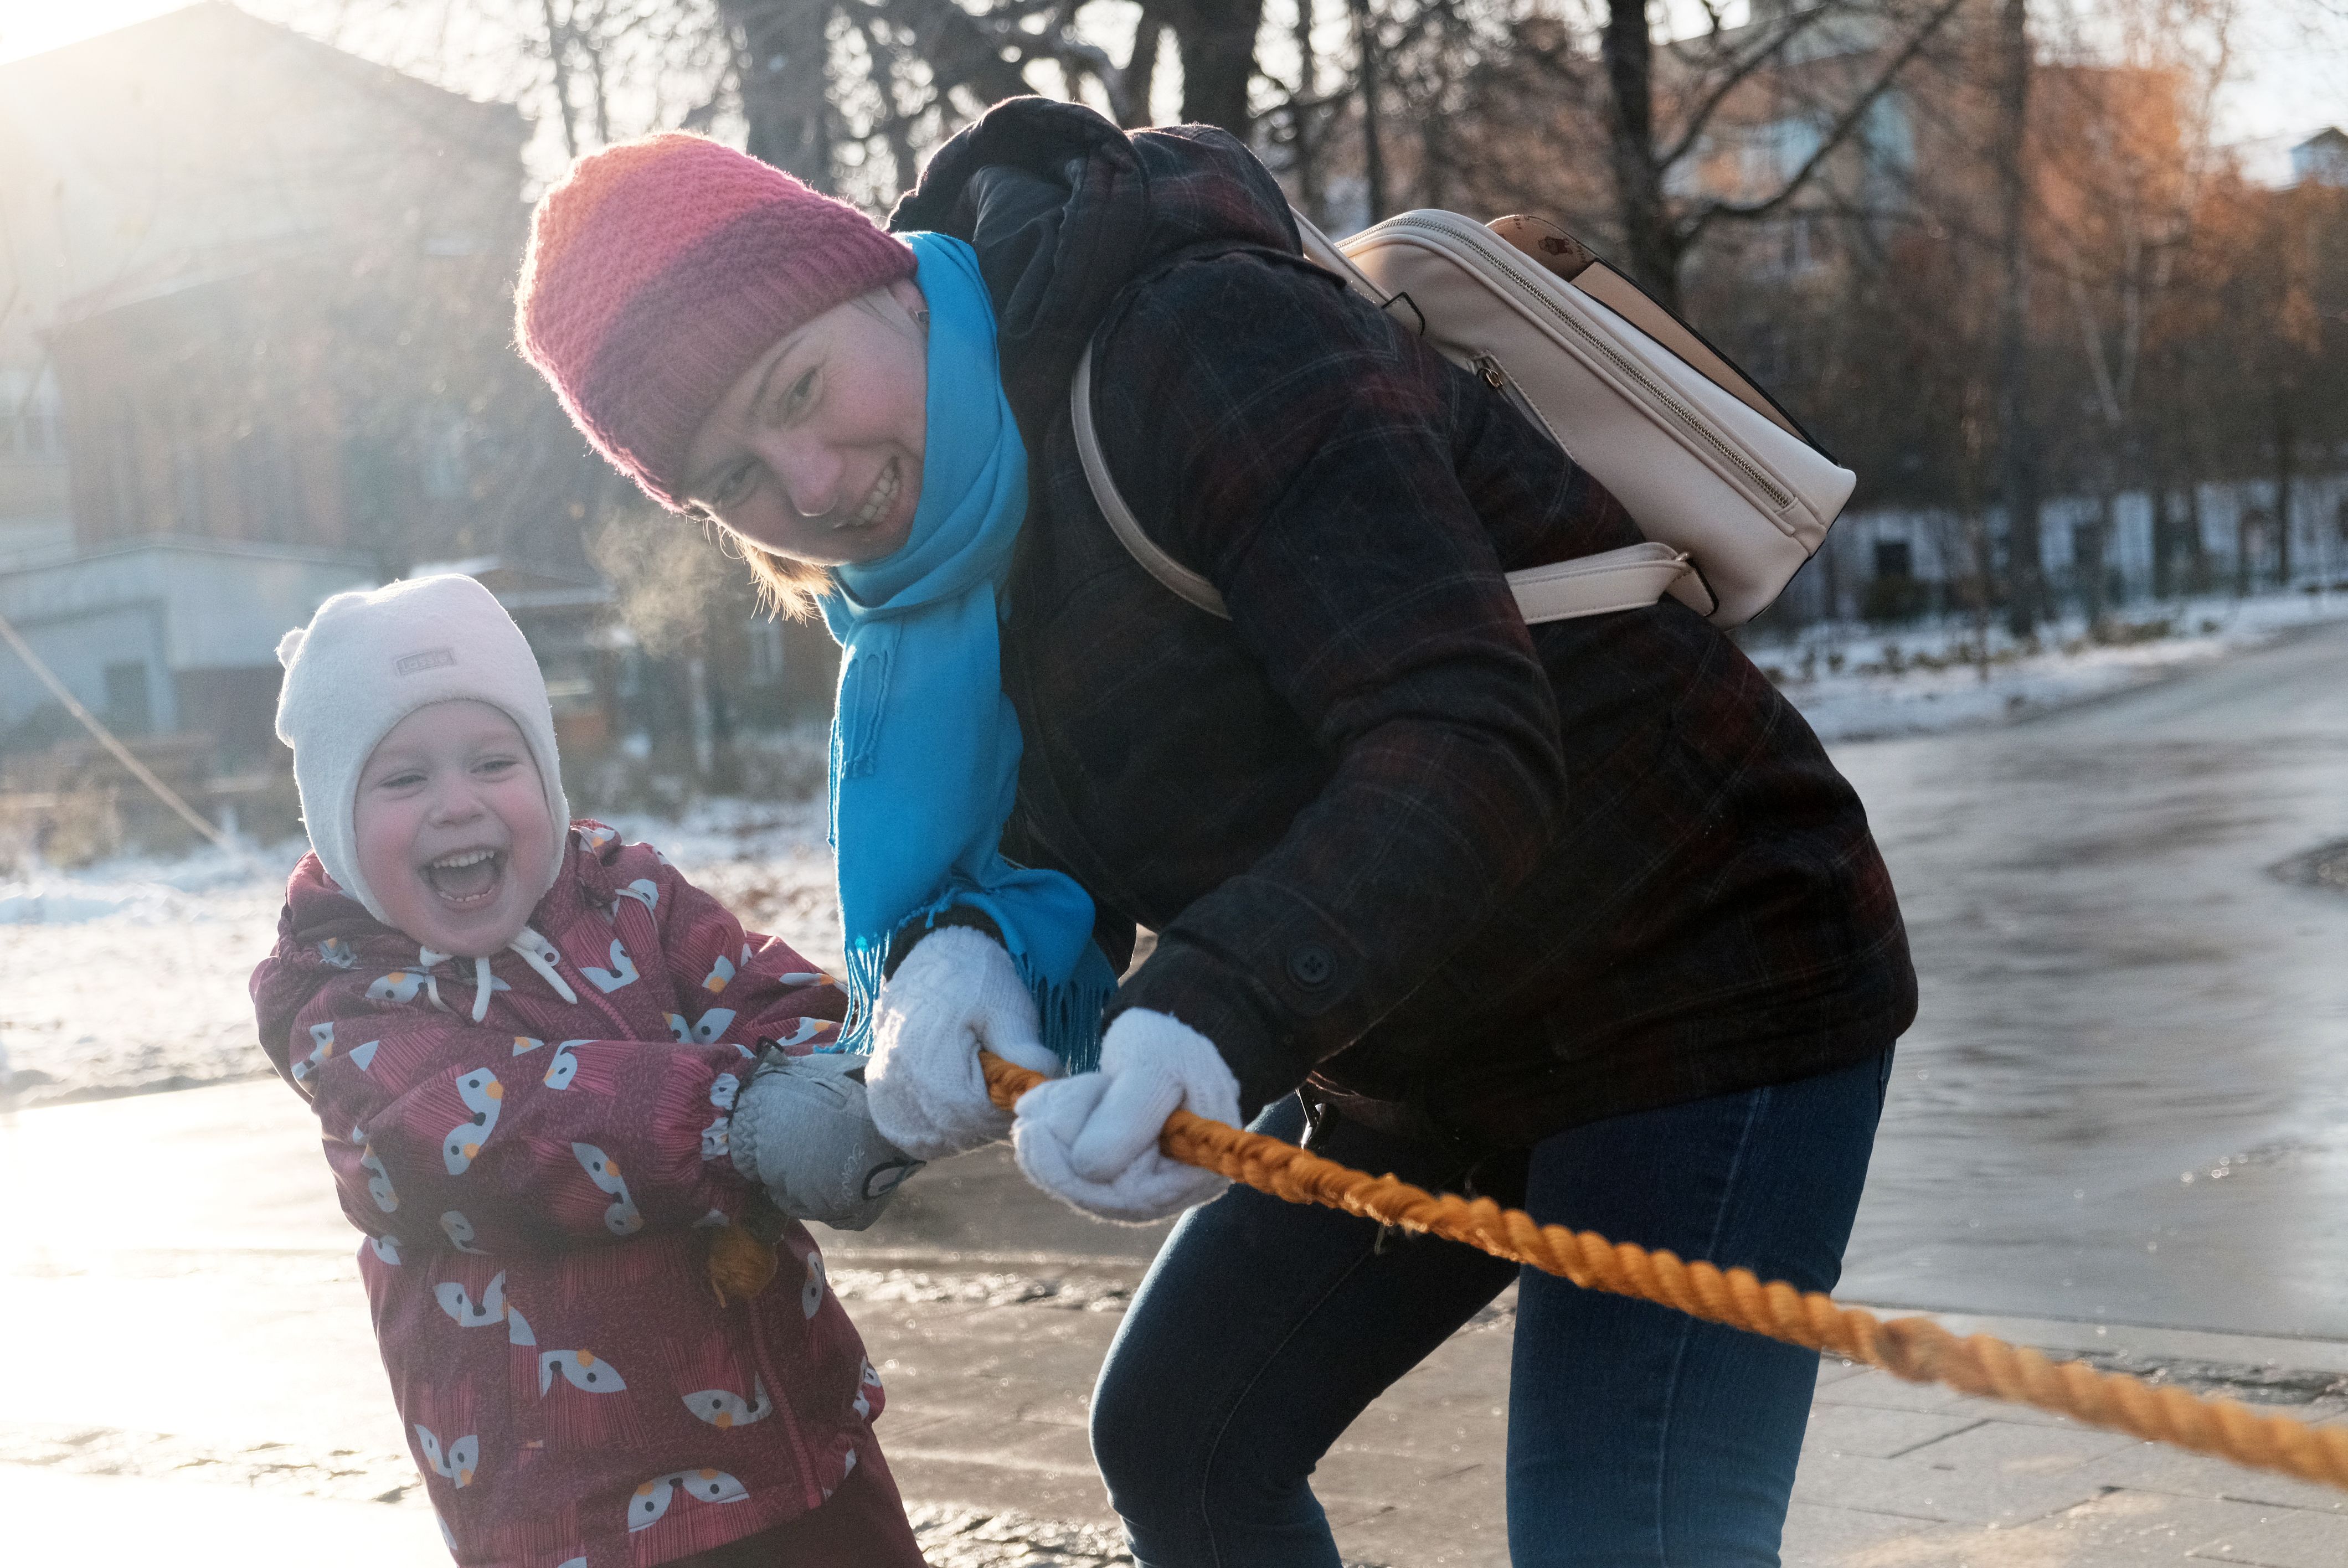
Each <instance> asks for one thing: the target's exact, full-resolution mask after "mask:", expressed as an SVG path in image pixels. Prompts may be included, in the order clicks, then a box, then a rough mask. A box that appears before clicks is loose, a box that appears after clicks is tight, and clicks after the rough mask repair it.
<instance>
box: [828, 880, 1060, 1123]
mask: <svg viewBox="0 0 2348 1568" xmlns="http://www.w3.org/2000/svg"><path fill="white" fill-rule="evenodd" d="M981 1047H983V1048H984V1049H986V1050H991V1051H993V1052H994V1054H995V1055H997V1056H999V1057H1001V1058H1003V1059H1004V1061H1014V1062H1016V1063H1018V1064H1019V1065H1020V1066H1022V1067H1025V1068H1027V1069H1028V1070H1030V1071H1035V1072H1057V1071H1059V1070H1060V1061H1059V1058H1057V1057H1056V1056H1054V1055H1053V1054H1052V1052H1051V1050H1049V1049H1048V1048H1047V1047H1046V1046H1045V1044H1044V1039H1043V1030H1041V1029H1040V1028H1039V1027H1038V1025H1037V1022H1036V1017H1035V998H1033V997H1032V996H1030V995H1028V993H1027V987H1026V985H1025V983H1024V982H1023V981H1022V980H1021V979H1019V970H1018V968H1017V967H1016V966H1015V965H1014V964H1013V963H1012V961H1011V955H1010V954H1009V953H1006V952H1004V950H1003V944H1002V943H1000V942H998V941H996V940H995V939H994V938H992V937H989V936H987V935H985V934H984V933H983V932H980V931H974V930H972V929H970V928H969V927H960V926H955V927H944V928H942V929H939V930H935V931H932V932H931V933H930V934H929V935H928V936H926V937H924V938H922V941H921V943H920V945H919V946H917V947H916V948H914V949H913V950H912V951H911V953H909V954H907V955H906V956H905V961H904V962H903V963H901V964H899V965H898V966H897V972H896V973H895V974H894V975H892V976H891V977H890V979H889V983H888V984H886V985H884V986H882V987H881V988H880V999H879V1000H878V1001H877V1002H876V1003H875V1004H874V1006H873V1009H872V1064H871V1066H870V1068H868V1069H867V1070H866V1071H865V1074H864V1084H865V1088H866V1090H867V1091H869V1096H870V1106H871V1111H872V1123H873V1125H874V1126H876V1127H878V1128H880V1134H881V1136H882V1137H884V1138H886V1139H888V1140H889V1142H891V1143H894V1144H895V1145H896V1146H897V1147H898V1148H900V1149H902V1150H903V1151H904V1152H905V1153H908V1154H911V1156H912V1157H913V1158H915V1159H916V1160H942V1159H944V1158H945V1157H946V1156H947V1155H949V1154H959V1153H963V1151H965V1150H969V1149H975V1148H977V1147H978V1146H979V1145H980V1144H982V1143H994V1141H995V1140H996V1139H998V1138H1002V1137H1004V1136H1006V1135H1007V1134H1008V1133H1009V1132H1010V1131H1011V1118H1010V1116H1008V1115H1007V1114H1005V1113H1004V1112H1001V1111H998V1110H996V1109H995V1107H994V1102H993V1101H991V1100H989V1099H988V1098H987V1097H986V1077H985V1075H984V1074H983V1073H982V1072H981V1071H979V1067H978V1053H979V1050H980V1048H981Z"/></svg>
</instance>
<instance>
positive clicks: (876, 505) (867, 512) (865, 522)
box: [839, 457, 897, 528]
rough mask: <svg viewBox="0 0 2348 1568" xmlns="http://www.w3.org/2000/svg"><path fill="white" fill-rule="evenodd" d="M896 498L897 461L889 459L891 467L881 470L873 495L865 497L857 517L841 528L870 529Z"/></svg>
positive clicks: (873, 488) (841, 525)
mask: <svg viewBox="0 0 2348 1568" xmlns="http://www.w3.org/2000/svg"><path fill="white" fill-rule="evenodd" d="M896 498H897V460H896V459H895V458H894V457H891V459H889V466H887V467H886V468H883V469H881V470H880V478H879V479H878V480H877V481H875V482H874V484H873V486H872V493H871V494H870V495H869V496H867V497H864V504H863V505H862V506H860V507H857V508H856V512H855V515H854V516H852V517H850V518H849V519H848V520H847V521H846V522H844V523H842V524H840V525H839V527H841V528H870V527H871V526H872V525H873V524H874V523H875V522H876V521H878V520H879V519H880V514H881V513H882V512H883V511H885V510H887V509H888V506H889V503H890V502H891V501H893V500H895V499H896Z"/></svg>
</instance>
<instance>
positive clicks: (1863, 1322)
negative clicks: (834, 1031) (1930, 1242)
mask: <svg viewBox="0 0 2348 1568" xmlns="http://www.w3.org/2000/svg"><path fill="white" fill-rule="evenodd" d="M980 1060H981V1064H982V1066H983V1069H984V1071H985V1073H986V1087H987V1092H988V1094H989V1095H990V1096H991V1097H992V1098H993V1099H994V1103H995V1104H997V1105H999V1106H1001V1107H1002V1108H1003V1109H1004V1110H1005V1111H1009V1110H1011V1109H1012V1108H1013V1107H1014V1105H1016V1104H1017V1102H1018V1101H1019V1097H1020V1096H1021V1095H1023V1094H1025V1093H1026V1092H1027V1091H1028V1090H1030V1089H1032V1088H1034V1087H1035V1085H1036V1084H1038V1083H1041V1082H1043V1081H1044V1079H1043V1077H1042V1075H1041V1074H1038V1073H1035V1072H1030V1071H1027V1070H1026V1069H1025V1068H1021V1067H1015V1066H1014V1065H1012V1064H1011V1063H1010V1062H1007V1061H1003V1060H1002V1059H1001V1058H999V1057H997V1056H994V1055H993V1054H992V1053H983V1054H982V1056H981V1059H980ZM1159 1148H1160V1149H1161V1150H1162V1151H1163V1152H1164V1153H1166V1155H1167V1156H1168V1157H1169V1158H1170V1159H1175V1160H1179V1161H1181V1162H1183V1163H1186V1164H1191V1165H1196V1166H1199V1167H1200V1169H1202V1170H1209V1171H1214V1172H1217V1173H1220V1174H1222V1175H1225V1176H1228V1177H1230V1178H1231V1180H1233V1181H1235V1182H1244V1183H1246V1184H1248V1185H1249V1186H1251V1187H1254V1188H1256V1189H1258V1190H1259V1191H1262V1192H1266V1193H1270V1194H1272V1195H1273V1196H1275V1197H1280V1198H1285V1199H1287V1200H1288V1201H1289V1202H1291V1203H1300V1204H1304V1203H1309V1204H1325V1205H1326V1206H1328V1207H1330V1208H1334V1209H1344V1211H1346V1212H1347V1213H1348V1214H1360V1215H1362V1216H1364V1217H1365V1218H1367V1219H1374V1220H1376V1221H1378V1222H1379V1223H1381V1224H1383V1225H1399V1226H1401V1227H1403V1228H1404V1229H1406V1230H1413V1231H1423V1232H1426V1233H1427V1234H1429V1235H1439V1236H1443V1237H1446V1238H1447V1239H1449V1240H1452V1241H1457V1242H1465V1243H1467V1244H1468V1245H1469V1246H1473V1247H1478V1248H1480V1249H1481V1250H1483V1251H1485V1252H1488V1253H1490V1254H1492V1255H1494V1256H1496V1257H1505V1258H1509V1259H1510V1260H1512V1261H1514V1262H1517V1263H1525V1264H1530V1265H1531V1266H1533V1267H1535V1268H1538V1269H1540V1270H1543V1271H1544V1272H1546V1273H1549V1274H1555V1275H1560V1276H1563V1277H1565V1278H1567V1279H1570V1280H1571V1281H1572V1282H1573V1283H1574V1284H1576V1285H1579V1286H1583V1287H1584V1288H1586V1289H1591V1290H1604V1291H1611V1292H1612V1293H1613V1294H1614V1295H1617V1296H1632V1297H1635V1298H1637V1299H1638V1300H1641V1301H1652V1302H1654V1303H1656V1304H1657V1305H1659V1306H1663V1307H1673V1308H1676V1309H1677V1310H1679V1311H1682V1312H1684V1313H1687V1314H1688V1315H1689V1316H1691V1317H1700V1318H1703V1319H1704V1320H1705V1321H1706V1322H1711V1323H1725V1324H1726V1325H1728V1326H1729V1327H1732V1328H1743V1329H1746V1330H1748V1331H1750V1332H1752V1333H1755V1334H1764V1335H1766V1336H1768V1337H1770V1338H1772V1339H1781V1340H1784V1341H1786V1342H1787V1343H1788V1344H1792V1345H1799V1346H1802V1347H1804V1348H1807V1349H1811V1350H1818V1351H1828V1352H1831V1353H1833V1354H1835V1355H1837V1356H1840V1357H1842V1358H1845V1359H1846V1360H1850V1361H1859V1362H1864V1363H1865V1364H1867V1365H1868V1366H1870V1367H1880V1368H1883V1369H1884V1370H1885V1371H1887V1372H1890V1373H1891V1374H1892V1375H1893V1376H1894V1377H1898V1378H1906V1379H1907V1380H1908V1381H1910V1382H1911V1383H1944V1384H1946V1385H1947V1386H1948V1387H1950V1388H1952V1389H1956V1390H1958V1391H1959V1392H1960V1393H1964V1394H1972V1395H1979V1396H1986V1397H1988V1398H1991V1399H2004V1400H2007V1401H2009V1402H2012V1403H2015V1404H2025V1405H2033V1406H2035V1407H2036V1408H2038V1409H2042V1410H2047V1411H2051V1412H2052V1413H2054V1414H2055V1415H2060V1416H2068V1417H2070V1418H2071V1419H2074V1420H2078V1421H2083V1422H2085V1423H2086V1424H2087V1425H2089V1426H2096V1427H2106V1428H2109V1429H2110V1430H2114V1431H2119V1432H2126V1433H2127V1434H2128V1435H2129V1436H2131V1437H2137V1438H2142V1439H2145V1440H2147V1441H2150V1442H2161V1443H2170V1444H2173V1445H2175V1446H2177V1447H2178V1448H2184V1449H2191V1450H2195V1451H2197V1452H2199V1453H2207V1454H2215V1455H2217V1456H2218V1457H2219V1458H2220V1459H2226V1460H2232V1461H2233V1462H2234V1463H2236V1464H2240V1465H2248V1466H2250V1468H2252V1469H2255V1470H2270V1471H2280V1472H2281V1473H2282V1474H2284V1475H2291V1476H2297V1477H2298V1478H2300V1479H2301V1480H2302V1481H2321V1482H2322V1483H2324V1484H2326V1485H2330V1486H2335V1487H2339V1488H2341V1489H2342V1490H2343V1491H2348V1430H2341V1429H2339V1428H2321V1429H2319V1428H2315V1427H2311V1426H2309V1425H2308V1424H2307V1423H2306V1422H2304V1421H2297V1420H2293V1419H2291V1418H2290V1417H2288V1416H2262V1415H2260V1414H2258V1413H2256V1412H2255V1411H2253V1410H2251V1409H2250V1408H2249V1407H2247V1406H2245V1405H2243V1404H2241V1403H2240V1402H2239V1401H2237V1400H2234V1399H2202V1398H2200V1397H2199V1396H2197V1395H2193V1394H2189V1393H2187V1392H2186V1391H2185V1390H2184V1389H2167V1388H2164V1389H2156V1388H2153V1387H2151V1386H2149V1385H2147V1384H2146V1383H2144V1382H2142V1381H2141V1380H2139V1379H2137V1378H2131V1377H2128V1376H2127V1375H2126V1374H2125V1373H2119V1372H2098V1371H2096V1369H2095V1368H2092V1367H2089V1366H2086V1365H2085V1364H2084V1363H2082V1362H2078V1361H2062V1362H2057V1361H2050V1360H2048V1359H2047V1358H2045V1357H2044V1356H2042V1355H2040V1354H2039V1353H2038V1352H2037V1351H2035V1350H2030V1349H2025V1348H2022V1347H2020V1346H2016V1345H2009V1344H2007V1343H2005V1341H2003V1340H2002V1339H1993V1338H1991V1337H1989V1336H1988V1335H1985V1334H1975V1335H1972V1336H1971V1337H1965V1338H1959V1337H1957V1336H1956V1335H1954V1334H1952V1333H1950V1332H1949V1331H1948V1330H1947V1329H1945V1328H1943V1327H1941V1326H1940V1325H1939V1324H1937V1323H1935V1322H1933V1321H1932V1320H1931V1318H1929V1317H1899V1318H1894V1319H1892V1320H1891V1321H1890V1322H1888V1323H1887V1322H1885V1321H1884V1320H1882V1319H1881V1318H1879V1317H1876V1316H1875V1315H1874V1314H1873V1313H1871V1312H1868V1311H1865V1310H1863V1309H1862V1308H1859V1307H1845V1306H1843V1305H1841V1304H1840V1303H1839V1302H1838V1301H1836V1300H1835V1299H1834V1298H1833V1297H1832V1296H1824V1295H1821V1294H1819V1293H1818V1292H1816V1291H1799V1290H1796V1289H1795V1288H1794V1287H1793V1286H1790V1285H1787V1283H1785V1282H1784V1281H1783V1280H1772V1281H1770V1282H1768V1283H1767V1284H1764V1283H1762V1282H1761V1281H1760V1280H1759V1279H1758V1278H1756V1277H1755V1276H1754V1275H1753V1273H1752V1272H1751V1271H1750V1270H1748V1269H1743V1268H1730V1269H1721V1268H1715V1266H1712V1265H1711V1264H1709V1263H1704V1262H1702V1261H1696V1262H1683V1261H1682V1260H1681V1259H1680V1258H1678V1257H1676V1256H1674V1255H1673V1254H1671V1253H1669V1252H1649V1251H1647V1250H1646V1249H1645V1248H1644V1247H1642V1246H1638V1245H1633V1244H1632V1243H1630V1242H1610V1241H1608V1240H1607V1239H1606V1238H1605V1237H1604V1236H1602V1235H1598V1234H1597V1233H1596V1232H1595V1231H1581V1232H1575V1231H1570V1230H1568V1229H1566V1228H1565V1227H1564V1226H1563V1225H1542V1224H1540V1222H1539V1221H1537V1220H1535V1219H1534V1218H1533V1217H1532V1216H1531V1215H1530V1214H1526V1213H1525V1212H1524V1211H1523V1210H1521V1209H1504V1208H1502V1207H1500V1205H1499V1204H1496V1203H1494V1202H1493V1201H1492V1200H1491V1199H1489V1198H1474V1199H1470V1198H1462V1197H1458V1196H1456V1195H1454V1194H1447V1193H1446V1194H1437V1193H1429V1192H1427V1191H1426V1190H1425V1189H1424V1188H1421V1187H1415V1186H1412V1185H1411V1184H1409V1183H1407V1182H1402V1181H1397V1180H1396V1179H1395V1178H1394V1177H1392V1176H1373V1175H1370V1174H1368V1173H1365V1172H1362V1171H1356V1170H1352V1169H1350V1168H1348V1167H1346V1166H1344V1165H1340V1164H1338V1163H1335V1162H1334V1161H1331V1160H1324V1159H1323V1158H1321V1157H1320V1156H1319V1155H1317V1154H1313V1153H1308V1152H1307V1151H1305V1150H1303V1149H1300V1148H1298V1147H1296V1146H1295V1145H1294V1144H1292V1143H1282V1142H1281V1141H1280V1140H1278V1139H1276V1138H1267V1137H1265V1136H1263V1135H1262V1133H1257V1132H1244V1131H1242V1130H1241V1129H1240V1128H1237V1127H1233V1126H1231V1125H1229V1124H1228V1123H1226V1122H1213V1121H1210V1120H1208V1119H1207V1118H1205V1117H1203V1116H1197V1115H1193V1114H1192V1113H1191V1112H1188V1111H1177V1112H1174V1113H1173V1114H1172V1115H1171V1116H1169V1117H1168V1118H1167V1120H1166V1127H1165V1131H1164V1132H1162V1133H1160V1134H1159Z"/></svg>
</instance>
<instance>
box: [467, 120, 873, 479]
mask: <svg viewBox="0 0 2348 1568" xmlns="http://www.w3.org/2000/svg"><path fill="white" fill-rule="evenodd" d="M912 271H913V252H912V249H911V247H910V246H908V245H907V244H906V243H905V242H904V241H901V240H899V239H897V238H896V237H895V236H893V235H891V234H890V233H888V232H887V231H884V230H882V229H881V228H880V226H879V225H877V224H875V223H874V222H873V221H872V220H870V218H867V217H866V216H865V215H864V214H863V213H861V212H859V211H858V210H856V209H855V208H853V207H850V205H848V203H846V202H844V201H838V200H833V199H832V198H830V197H829V196H823V195H819V194H818V193H817V192H815V191H813V190H809V189H808V187H807V186H805V185H803V184H801V183H800V182H799V181H798V180H796V179H792V178H791V177H790V176H789V175H788V174H785V173H784V172H783V171H782V170H780V169H773V168H770V167H768V166H767V165H766V164H763V163H761V162H759V161H758V160H757V159H755V158H752V157H750V156H749V155H748V154H747V153H742V152H736V151H735V150H734V149H732V148H730V147H726V146H723V145H721V144H720V143H717V142H715V141H712V140H710V139H709V138H706V137H701V136H693V135H689V134H687V133H685V132H683V131H668V132H664V133H663V134H662V135H659V136H652V137H646V138H644V139H643V140H642V141H632V142H623V143H622V144H621V145H619V146H617V147H611V148H606V149H603V150H602V151H601V152H598V153H594V154H592V155H591V156H589V157H586V158H582V159H580V160H579V161H578V162H577V163H576V164H574V165H572V169H571V172H570V173H569V174H567V175H565V176H564V177H563V179H562V180H561V183H559V184H557V185H556V186H555V187H554V188H553V189H552V190H549V191H548V192H547V193H546V194H545V195H544V196H542V197H541V198H540V199H539V203H538V210H537V212H536V213H535V214H534V215H533V216H532V218H531V220H530V252H529V254H528V255H526V256H524V257H523V258H522V264H521V282H520V284H519V285H518V286H517V287H516V289H515V292H514V332H515V337H516V338H517V340H518V341H519V343H520V346H521V352H522V356H523V357H524V358H526V359H528V360H529V361H530V364H534V365H536V366H537V367H538V368H539V371H540V372H541V374H544V375H545V377H546V379H547V380H548V381H549V382H550V383H551V384H553V387H554V391H555V395H557V396H558V397H560V398H561V400H562V406H563V407H564V408H565V409H566V410H568V411H569V412H570V415H571V417H572V421H573V422H574V423H575V424H577V425H578V426H579V428H580V429H581V430H582V431H584V432H585V433H586V436H587V439H588V440H589V441H591V442H592V443H593V444H594V446H595V448H596V450H597V451H599V452H601V453H602V454H603V456H606V457H609V458H610V459H611V460H612V462H613V465H614V466H617V467H619V468H620V469H621V470H622V471H623V472H624V473H626V474H628V475H629V476H631V477H633V478H634V480H635V481H636V483H637V484H639V485H642V486H643V487H644V490H645V492H646V493H647V494H649V495H650V496H651V497H653V498H654V500H656V501H658V502H660V503H661V504H662V505H663V506H665V507H671V508H675V509H682V508H683V506H684V494H683V490H684V486H685V473H684V468H685V451H686V448H687V447H689V446H691V445H692V443H693V436H694V432H695V431H696V430H698V429H699V428H700V427H701V422H702V421H703V420H704V419H706V418H707V417H708V416H709V412H710V410H711V409H713V408H715V407H716V406H717V400H718V399H719V398H720V397H722V396H724V395H726V388H727V387H729V386H731V385H733V384H734V383H735V382H736V381H737V380H739V379H740V378H741V374H742V373H743V372H744V371H746V370H747V369H749V368H750V366H751V365H752V364H754V363H756V362H757V358H758V356H759V355H760V354H764V353H766V352H767V349H769V348H771V347H772V346H774V343H775V340H776V339H778V338H779V337H781V336H783V334H785V333H788V332H790V331H791V330H793V329H794V328H796V327H798V326H799V325H801V324H802V323H806V322H808V321H811V320H813V319H814V318H815V317H817V316H819V315H821V314H822V313H824V312H826V311H828V310H829V309H831V308H832V307H833V306H834V305H839V304H844V303H846V302H848V301H850V300H852V299H854V298H855V297H856V296H857V295H859V294H861V293H864V292H868V291H870V290H872V289H877V288H880V287H882V286H884V285H886V284H889V283H892V282H896V281H897V280H898V279H900V278H904V277H909V276H911V273H912Z"/></svg>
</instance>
